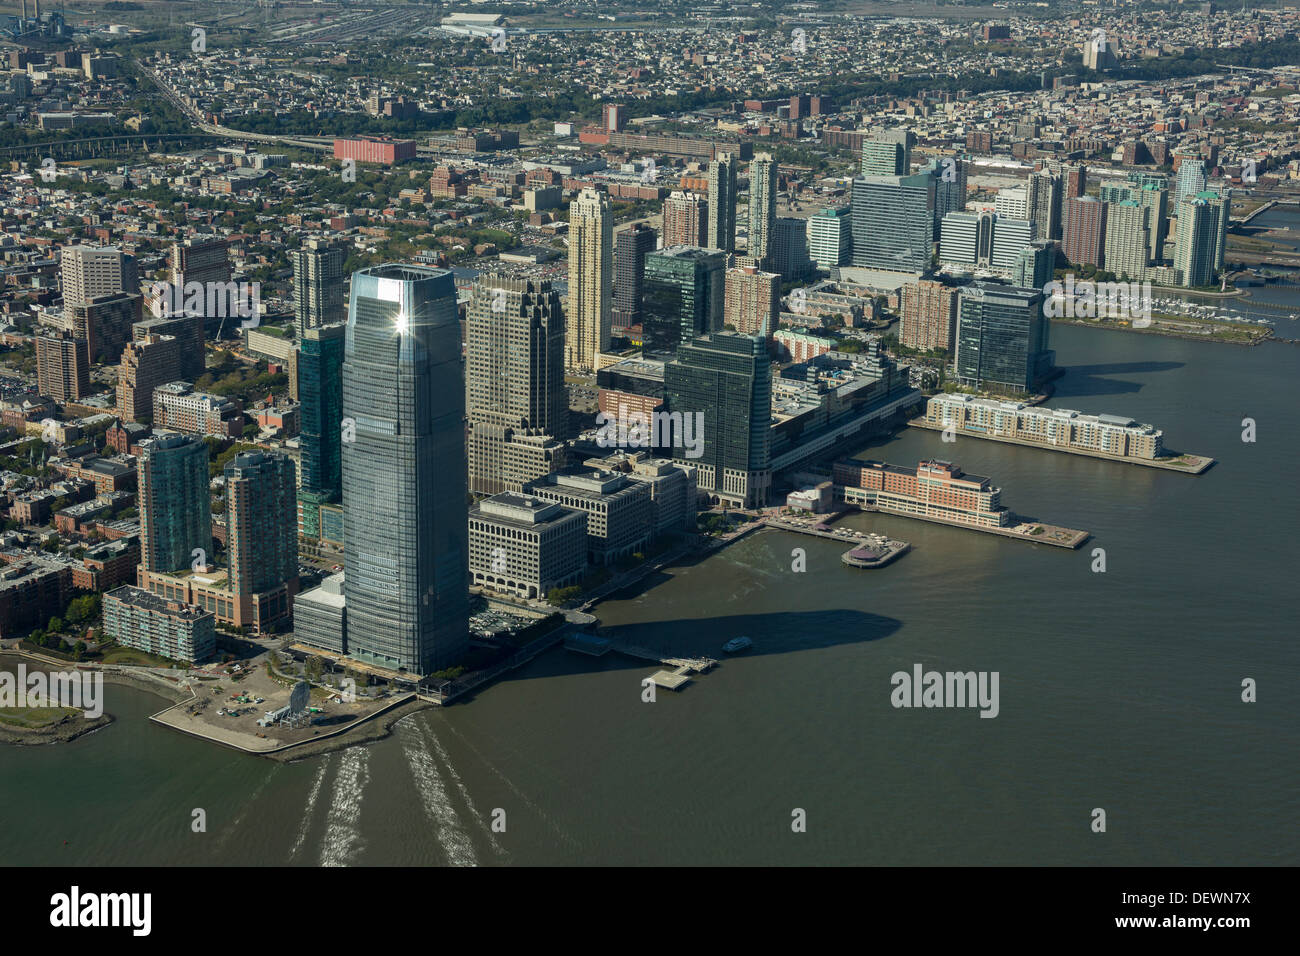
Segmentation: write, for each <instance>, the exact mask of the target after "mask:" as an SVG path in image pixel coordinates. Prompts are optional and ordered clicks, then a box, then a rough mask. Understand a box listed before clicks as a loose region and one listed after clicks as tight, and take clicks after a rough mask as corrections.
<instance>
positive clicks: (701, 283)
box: [641, 246, 727, 357]
mask: <svg viewBox="0 0 1300 956" xmlns="http://www.w3.org/2000/svg"><path fill="white" fill-rule="evenodd" d="M726 268H727V254H726V253H725V252H720V251H716V252H715V251H711V250H707V249H700V248H697V247H695V246H674V247H671V248H666V249H660V250H659V251H658V252H652V253H650V254H649V255H647V256H646V257H645V295H644V297H643V308H644V310H645V318H644V321H643V322H642V335H641V338H642V341H643V342H644V343H645V345H644V350H645V352H646V354H647V355H649V354H651V353H654V354H656V355H659V356H661V357H662V356H670V355H672V354H674V353H675V352H676V351H677V349H678V346H679V345H680V344H681V343H683V342H686V341H688V340H689V339H691V338H693V337H695V336H697V335H704V334H707V333H709V332H714V331H716V330H718V329H720V328H722V316H723V297H724V295H725V292H726V280H725V277H724V272H725V270H726Z"/></svg>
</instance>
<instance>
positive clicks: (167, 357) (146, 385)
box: [117, 335, 182, 423]
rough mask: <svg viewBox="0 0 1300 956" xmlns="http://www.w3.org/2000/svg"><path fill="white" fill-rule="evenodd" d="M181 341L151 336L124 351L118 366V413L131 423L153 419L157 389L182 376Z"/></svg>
mask: <svg viewBox="0 0 1300 956" xmlns="http://www.w3.org/2000/svg"><path fill="white" fill-rule="evenodd" d="M181 344H182V343H181V340H180V339H178V338H176V337H175V336H172V335H149V336H146V337H145V338H143V339H138V340H136V341H134V342H132V343H130V344H129V345H127V347H126V348H124V349H123V350H122V361H121V362H120V363H119V364H118V367H117V414H118V417H119V418H122V419H124V420H125V421H128V422H142V423H146V422H152V421H153V392H154V389H156V388H157V387H158V386H159V385H166V384H167V383H168V382H175V381H177V380H178V379H180V378H182V375H181Z"/></svg>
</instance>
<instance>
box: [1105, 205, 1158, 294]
mask: <svg viewBox="0 0 1300 956" xmlns="http://www.w3.org/2000/svg"><path fill="white" fill-rule="evenodd" d="M1150 245H1151V210H1150V209H1149V208H1148V207H1146V206H1143V205H1141V204H1140V203H1137V202H1134V201H1133V200H1131V199H1126V200H1124V201H1123V202H1117V203H1106V251H1105V261H1106V271H1107V272H1113V273H1115V275H1116V276H1117V277H1118V278H1120V279H1121V280H1125V281H1132V280H1137V279H1141V278H1142V277H1143V276H1144V275H1145V274H1146V271H1147V250H1148V249H1149V248H1150Z"/></svg>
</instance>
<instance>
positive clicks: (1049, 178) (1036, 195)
mask: <svg viewBox="0 0 1300 956" xmlns="http://www.w3.org/2000/svg"><path fill="white" fill-rule="evenodd" d="M1028 189H1029V218H1030V219H1032V220H1034V222H1035V223H1037V225H1038V238H1040V239H1043V240H1047V239H1059V238H1060V237H1061V180H1060V179H1059V178H1057V177H1056V176H1053V175H1052V174H1051V173H1050V172H1048V171H1047V170H1040V171H1039V172H1036V173H1030V174H1029V183H1028Z"/></svg>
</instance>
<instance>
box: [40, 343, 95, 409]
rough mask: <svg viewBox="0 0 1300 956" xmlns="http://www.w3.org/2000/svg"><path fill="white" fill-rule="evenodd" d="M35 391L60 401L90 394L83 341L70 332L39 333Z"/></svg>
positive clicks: (88, 367)
mask: <svg viewBox="0 0 1300 956" xmlns="http://www.w3.org/2000/svg"><path fill="white" fill-rule="evenodd" d="M34 338H35V339H36V390H37V392H38V393H39V394H41V395H45V396H47V397H49V398H52V399H54V400H55V401H56V402H58V403H59V404H63V403H65V402H75V401H77V400H78V399H80V398H82V397H83V396H85V395H89V394H90V362H89V361H88V360H87V358H86V351H87V350H86V343H85V341H84V340H83V339H79V338H76V337H75V336H74V334H73V333H72V332H68V331H64V332H58V333H47V334H38V335H36V336H34Z"/></svg>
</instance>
